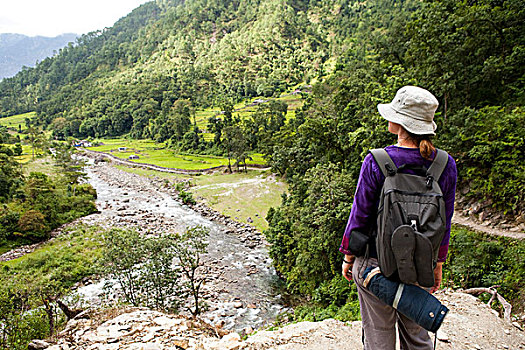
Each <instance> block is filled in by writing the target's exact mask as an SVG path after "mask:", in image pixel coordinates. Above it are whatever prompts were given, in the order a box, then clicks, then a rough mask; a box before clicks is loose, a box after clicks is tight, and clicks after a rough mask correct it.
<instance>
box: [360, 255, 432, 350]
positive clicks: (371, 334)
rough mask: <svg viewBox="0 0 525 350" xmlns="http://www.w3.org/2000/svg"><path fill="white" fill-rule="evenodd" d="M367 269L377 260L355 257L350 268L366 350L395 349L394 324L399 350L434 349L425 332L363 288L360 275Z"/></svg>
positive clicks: (375, 264) (375, 263)
mask: <svg viewBox="0 0 525 350" xmlns="http://www.w3.org/2000/svg"><path fill="white" fill-rule="evenodd" d="M368 266H377V260H376V259H373V258H370V259H365V258H363V257H358V258H356V260H355V262H354V267H353V269H352V276H353V278H354V281H355V283H356V285H357V293H358V296H359V305H360V307H361V318H362V320H363V343H364V348H365V350H394V349H395V348H396V323H397V328H398V331H399V341H400V345H401V349H402V350H431V349H433V344H432V340H431V339H430V337H429V335H428V332H427V331H426V330H425V329H423V328H421V327H420V326H418V325H417V323H415V322H413V321H411V320H409V319H408V318H406V317H405V316H403V315H401V314H400V313H398V312H397V311H396V310H395V309H394V308H392V307H391V306H388V305H386V304H385V303H383V302H382V301H381V300H379V299H378V298H377V297H376V296H375V295H373V294H372V293H371V292H370V291H369V290H368V289H366V288H365V287H363V278H362V275H363V272H364V270H365V269H366V268H367V267H368Z"/></svg>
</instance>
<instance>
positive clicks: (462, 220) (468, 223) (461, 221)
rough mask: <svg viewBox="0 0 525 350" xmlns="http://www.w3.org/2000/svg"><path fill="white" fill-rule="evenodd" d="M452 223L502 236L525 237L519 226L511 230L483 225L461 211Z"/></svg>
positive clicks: (455, 215)
mask: <svg viewBox="0 0 525 350" xmlns="http://www.w3.org/2000/svg"><path fill="white" fill-rule="evenodd" d="M452 223H453V224H457V225H461V226H465V227H467V228H469V229H471V230H474V231H479V232H483V233H486V234H489V235H492V236H502V237H509V238H514V239H525V232H524V231H523V230H521V232H519V231H520V230H519V227H514V228H513V229H511V230H505V229H501V228H498V227H497V226H495V227H494V226H489V225H482V224H479V223H477V222H474V221H473V220H471V219H469V218H467V217H465V216H463V215H461V214H460V213H459V212H457V211H456V212H455V213H454V216H453V217H452Z"/></svg>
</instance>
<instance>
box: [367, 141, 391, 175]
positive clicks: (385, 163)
mask: <svg viewBox="0 0 525 350" xmlns="http://www.w3.org/2000/svg"><path fill="white" fill-rule="evenodd" d="M370 153H372V156H373V157H374V159H375V160H376V163H377V165H379V168H380V169H381V172H382V173H383V175H384V176H385V177H387V176H393V175H395V174H396V172H397V167H396V165H395V164H394V162H393V161H392V158H390V156H389V155H388V153H386V151H385V150H384V149H383V148H376V149H373V150H370Z"/></svg>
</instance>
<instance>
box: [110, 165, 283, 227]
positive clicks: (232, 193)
mask: <svg viewBox="0 0 525 350" xmlns="http://www.w3.org/2000/svg"><path fill="white" fill-rule="evenodd" d="M116 167H117V168H118V169H121V170H124V171H127V172H130V173H134V174H138V175H141V176H146V177H152V178H163V179H165V180H167V181H169V182H170V183H172V184H175V183H176V182H178V181H181V180H186V181H187V180H188V179H189V180H191V184H192V187H191V188H190V189H189V191H190V192H191V193H192V194H193V196H194V198H195V199H197V201H199V202H203V203H206V205H208V206H209V207H211V208H213V209H214V210H217V211H218V212H220V213H221V214H224V215H228V216H230V217H231V218H232V219H234V220H235V221H238V222H244V223H247V222H248V218H251V220H253V223H251V225H253V226H255V227H256V228H257V229H259V230H265V229H267V228H268V223H267V222H266V219H265V218H266V214H267V213H268V209H270V208H271V207H277V206H279V205H280V204H281V196H282V193H284V192H286V191H287V185H286V184H285V183H284V182H283V181H282V180H281V179H279V178H276V177H275V176H274V175H272V174H271V173H270V172H269V171H259V170H249V171H248V173H233V174H227V173H224V172H223V171H217V172H215V173H213V174H206V175H200V176H191V175H179V174H172V173H163V172H159V171H154V170H145V169H138V168H129V167H126V166H120V165H119V166H116Z"/></svg>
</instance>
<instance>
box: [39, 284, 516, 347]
mask: <svg viewBox="0 0 525 350" xmlns="http://www.w3.org/2000/svg"><path fill="white" fill-rule="evenodd" d="M437 296H438V297H439V299H440V300H441V301H442V302H443V303H444V304H445V305H447V306H448V307H449V308H450V312H449V314H448V315H447V318H446V319H445V321H444V323H443V326H442V327H441V329H440V331H439V332H438V335H437V337H438V346H437V347H438V348H439V349H440V350H463V349H465V350H466V349H468V350H472V349H477V350H481V349H525V334H524V332H523V330H522V329H521V328H520V326H519V325H518V324H517V323H514V324H512V323H509V322H506V321H504V320H503V319H501V318H500V317H499V316H498V315H497V313H496V312H495V311H494V310H492V309H490V307H488V306H487V305H486V304H484V303H482V302H481V301H480V300H479V299H477V298H475V297H473V296H471V295H468V294H464V293H457V292H450V291H441V292H439V293H438V294H437ZM106 316H107V315H106ZM107 318H109V320H107V321H105V322H103V321H101V320H100V316H99V317H91V318H88V319H75V320H72V321H70V322H69V323H68V324H67V326H66V328H65V329H64V330H63V331H62V332H61V333H60V334H59V336H58V338H57V339H55V340H54V341H53V342H49V343H47V342H44V341H35V342H33V344H32V345H31V347H30V349H48V350H66V349H67V350H80V349H82V350H94V349H100V350H112V349H123V350H124V349H125V350H131V349H137V350H138V349H144V350H146V349H149V350H161V349H179V350H180V349H188V350H193V349H194V350H197V349H199V350H219V349H221V350H223V349H224V350H237V349H250V350H262V349H276V350H277V349H278V350H287V349H290V350H291V349H312V350H314V349H315V350H318V349H361V348H362V345H361V322H359V321H356V322H346V323H345V322H341V321H337V320H333V319H329V320H324V321H322V322H299V323H295V324H289V325H286V326H284V327H282V328H280V329H277V330H264V331H258V332H254V333H252V334H251V335H249V336H248V337H247V338H246V339H243V338H241V336H240V335H239V334H238V333H235V332H231V333H230V332H228V331H225V330H223V329H221V328H218V327H212V326H210V325H208V324H206V323H205V322H203V321H200V320H194V319H191V318H189V317H185V316H180V315H166V314H163V313H160V312H157V311H152V310H149V309H136V308H135V309H127V310H121V314H119V315H118V316H116V317H115V316H114V315H113V316H110V317H106V319H107Z"/></svg>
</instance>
